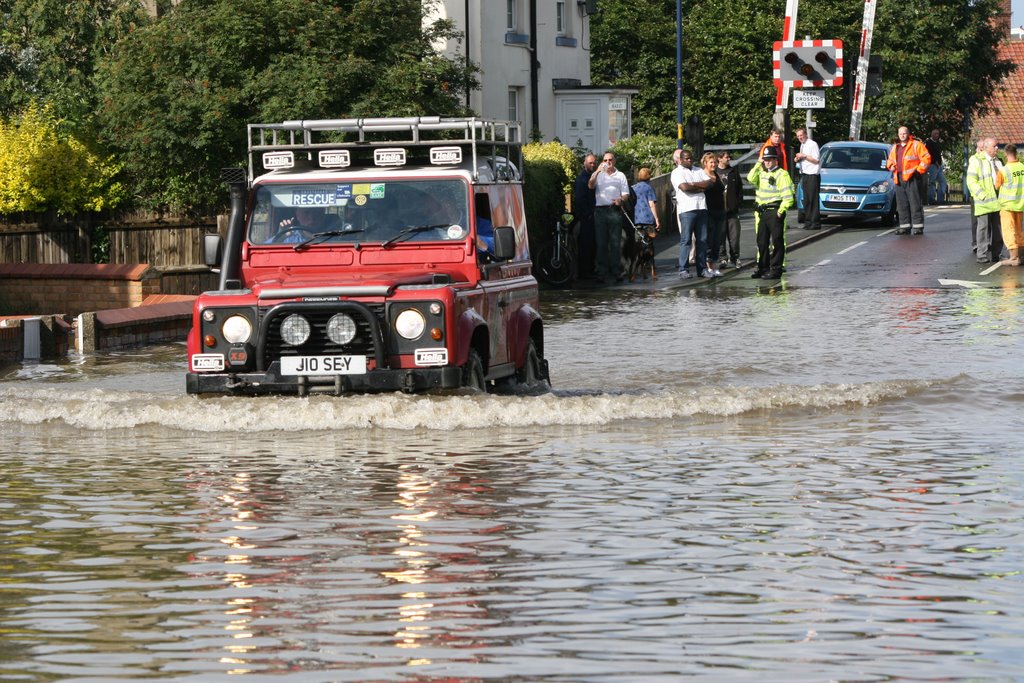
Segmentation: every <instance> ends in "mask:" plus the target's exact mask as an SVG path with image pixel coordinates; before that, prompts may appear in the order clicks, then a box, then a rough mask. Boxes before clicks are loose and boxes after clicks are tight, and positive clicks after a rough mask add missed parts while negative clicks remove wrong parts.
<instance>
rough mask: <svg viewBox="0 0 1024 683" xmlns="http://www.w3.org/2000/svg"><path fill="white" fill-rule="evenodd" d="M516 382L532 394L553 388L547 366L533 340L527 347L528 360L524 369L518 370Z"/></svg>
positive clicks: (524, 364)
mask: <svg viewBox="0 0 1024 683" xmlns="http://www.w3.org/2000/svg"><path fill="white" fill-rule="evenodd" d="M516 380H517V381H518V382H519V385H520V386H521V387H523V388H525V389H527V390H529V391H530V392H535V393H540V392H543V391H547V390H548V389H550V388H551V381H550V378H549V377H548V372H547V366H546V365H545V363H544V361H543V359H541V357H540V354H539V353H537V345H536V344H535V343H534V341H533V339H531V340H530V341H529V343H528V344H527V346H526V360H525V362H524V363H523V367H521V368H519V369H518V370H516Z"/></svg>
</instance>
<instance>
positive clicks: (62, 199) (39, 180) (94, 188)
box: [0, 103, 124, 214]
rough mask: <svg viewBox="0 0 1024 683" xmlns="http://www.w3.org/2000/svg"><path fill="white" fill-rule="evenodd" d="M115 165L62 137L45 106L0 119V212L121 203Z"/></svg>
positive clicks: (121, 191) (89, 208) (85, 208)
mask: <svg viewBox="0 0 1024 683" xmlns="http://www.w3.org/2000/svg"><path fill="white" fill-rule="evenodd" d="M120 171H121V165H120V164H118V163H116V162H115V161H114V159H113V157H102V156H100V155H98V154H97V153H95V152H94V151H93V150H91V149H90V148H89V146H88V145H87V144H86V143H84V142H83V141H82V140H80V139H79V138H78V137H76V136H75V135H73V134H69V133H66V132H64V130H63V122H62V121H60V120H58V119H57V117H56V116H55V115H54V113H53V110H52V108H51V107H49V106H39V105H38V104H36V103H32V104H29V105H28V106H27V107H26V108H25V109H24V110H23V111H22V112H20V113H19V114H16V115H14V116H12V117H10V118H9V119H7V120H0V213H3V214H10V213H17V212H22V211H47V210H55V211H56V212H57V213H59V214H73V213H78V212H80V211H101V210H103V209H107V208H113V207H115V206H117V205H118V204H120V203H121V201H122V200H123V199H124V188H123V186H122V185H121V183H119V182H117V181H116V180H115V178H116V177H117V174H118V173H119V172H120Z"/></svg>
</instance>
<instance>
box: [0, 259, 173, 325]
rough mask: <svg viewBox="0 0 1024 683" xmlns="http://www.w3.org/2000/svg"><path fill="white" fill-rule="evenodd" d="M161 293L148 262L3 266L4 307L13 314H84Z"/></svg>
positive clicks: (0, 274) (0, 300)
mask: <svg viewBox="0 0 1024 683" xmlns="http://www.w3.org/2000/svg"><path fill="white" fill-rule="evenodd" d="M159 293H160V274H159V272H158V271H157V270H156V269H154V268H151V267H150V266H148V265H146V264H135V265H123V264H85V263H68V264H34V263H8V264H0V307H2V309H3V311H4V312H6V313H9V314H16V313H21V314H39V313H65V314H68V315H78V314H79V313H84V312H86V311H99V310H103V309H107V308H128V307H132V306H139V305H141V304H142V302H143V301H144V300H145V298H146V297H147V296H149V295H151V294H159Z"/></svg>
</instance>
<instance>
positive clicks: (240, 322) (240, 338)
mask: <svg viewBox="0 0 1024 683" xmlns="http://www.w3.org/2000/svg"><path fill="white" fill-rule="evenodd" d="M220 333H221V334H223V335H224V339H225V341H227V342H228V343H230V344H244V343H245V342H247V341H249V337H251V336H252V323H250V322H249V320H248V319H247V318H246V317H245V316H243V315H232V316H229V317H228V319H227V320H225V321H224V324H223V325H221V326H220Z"/></svg>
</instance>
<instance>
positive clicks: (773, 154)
mask: <svg viewBox="0 0 1024 683" xmlns="http://www.w3.org/2000/svg"><path fill="white" fill-rule="evenodd" d="M761 158H762V159H778V158H779V148H778V147H774V146H769V147H765V148H764V154H762V155H761Z"/></svg>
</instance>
